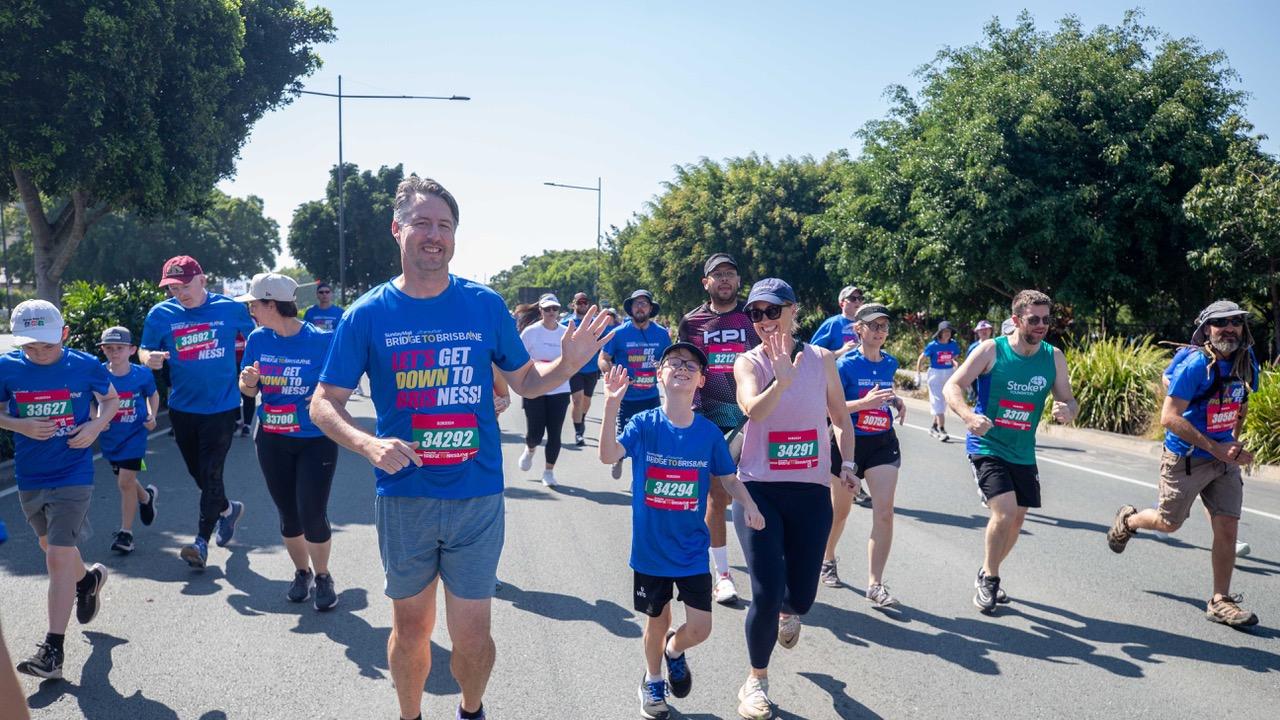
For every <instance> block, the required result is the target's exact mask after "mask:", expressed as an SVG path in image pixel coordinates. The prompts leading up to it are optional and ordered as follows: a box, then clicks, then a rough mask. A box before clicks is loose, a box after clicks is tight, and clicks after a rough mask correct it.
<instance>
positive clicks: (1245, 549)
mask: <svg viewBox="0 0 1280 720" xmlns="http://www.w3.org/2000/svg"><path fill="white" fill-rule="evenodd" d="M1251 552H1253V548H1251V547H1249V543H1247V542H1237V543H1236V557H1245V556H1246V555H1248V554H1249V553H1251Z"/></svg>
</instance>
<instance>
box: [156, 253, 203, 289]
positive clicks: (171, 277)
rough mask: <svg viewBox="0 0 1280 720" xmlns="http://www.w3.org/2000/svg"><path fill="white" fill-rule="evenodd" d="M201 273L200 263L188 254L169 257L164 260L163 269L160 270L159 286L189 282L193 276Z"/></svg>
mask: <svg viewBox="0 0 1280 720" xmlns="http://www.w3.org/2000/svg"><path fill="white" fill-rule="evenodd" d="M203 274H204V270H202V269H201V268H200V263H198V262H196V259H195V258H193V257H191V256H190V255H178V256H176V257H171V258H169V259H168V260H166V261H165V263H164V269H163V270H161V271H160V287H166V286H169V285H181V284H184V283H189V282H191V279H192V278H194V277H195V276H197V275H203Z"/></svg>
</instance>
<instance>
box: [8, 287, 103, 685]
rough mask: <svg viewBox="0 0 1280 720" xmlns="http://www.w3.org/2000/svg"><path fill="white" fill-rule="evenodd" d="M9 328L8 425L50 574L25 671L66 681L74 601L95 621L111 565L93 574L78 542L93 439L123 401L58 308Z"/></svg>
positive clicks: (89, 493) (88, 494)
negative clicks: (76, 342) (40, 628)
mask: <svg viewBox="0 0 1280 720" xmlns="http://www.w3.org/2000/svg"><path fill="white" fill-rule="evenodd" d="M10 327H11V328H12V330H13V344H14V345H16V346H17V348H18V349H17V350H14V351H12V352H10V353H7V354H5V355H3V356H0V428H3V429H5V430H10V431H12V432H13V445H14V448H13V449H14V457H13V468H14V475H15V476H16V478H17V481H18V502H19V503H20V504H21V505H22V513H23V515H25V516H26V518H27V523H29V524H30V525H31V529H32V530H34V531H35V533H36V536H37V537H38V538H39V539H40V547H41V549H43V550H44V552H45V556H46V558H45V560H46V565H47V567H48V570H49V604H48V620H49V626H48V627H49V629H48V632H47V633H46V634H45V639H44V642H42V643H40V644H39V647H38V649H37V650H36V653H35V654H34V655H32V656H31V657H30V658H28V659H26V660H23V661H22V662H20V663H18V672H21V673H26V674H27V675H34V676H36V677H39V678H60V677H62V660H63V647H64V640H65V638H66V633H67V624H68V623H69V622H70V620H71V606H72V603H73V602H74V603H75V609H76V620H77V621H78V622H79V623H80V624H81V625H84V624H87V623H89V622H91V621H92V620H93V619H94V617H95V616H97V614H98V610H99V608H100V607H101V597H102V595H101V590H102V586H103V584H104V583H106V581H107V568H106V567H104V566H103V565H102V564H101V563H96V564H95V565H94V566H93V567H91V568H86V567H85V564H84V560H83V559H82V558H81V557H80V550H79V548H78V547H77V545H78V544H79V543H80V541H82V540H84V539H86V538H87V537H88V536H89V524H88V514H89V501H90V498H92V497H93V441H94V440H96V439H97V438H98V436H99V434H101V433H102V431H103V430H104V429H106V427H107V425H108V424H109V423H110V422H111V418H112V417H113V416H114V415H115V414H116V409H117V407H118V406H119V398H117V397H116V391H115V388H114V387H112V385H111V380H110V379H109V378H108V376H107V370H106V368H104V367H103V366H102V364H101V363H99V362H98V360H97V358H95V357H93V356H92V355H89V354H87V353H82V352H80V351H78V350H69V349H67V348H64V347H63V343H64V342H66V339H67V334H68V333H67V330H68V328H67V326H66V325H65V324H64V323H63V321H62V313H60V312H58V308H56V307H54V305H53V303H51V302H48V301H46V300H26V301H24V302H21V303H19V304H18V306H17V307H15V308H14V309H13V315H12V317H11V320H10ZM94 403H97V414H96V415H94V414H93V412H92V410H93V404H94Z"/></svg>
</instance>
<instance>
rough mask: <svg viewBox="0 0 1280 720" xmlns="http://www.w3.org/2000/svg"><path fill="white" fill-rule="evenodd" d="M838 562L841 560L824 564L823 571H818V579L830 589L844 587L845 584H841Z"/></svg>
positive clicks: (832, 560)
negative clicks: (837, 569) (837, 568)
mask: <svg viewBox="0 0 1280 720" xmlns="http://www.w3.org/2000/svg"><path fill="white" fill-rule="evenodd" d="M837 560H839V558H832V559H831V561H830V562H824V563H822V570H820V571H818V579H820V580H822V584H823V585H826V586H827V587H830V588H838V587H844V583H842V582H840V574H839V573H837V572H836V561H837Z"/></svg>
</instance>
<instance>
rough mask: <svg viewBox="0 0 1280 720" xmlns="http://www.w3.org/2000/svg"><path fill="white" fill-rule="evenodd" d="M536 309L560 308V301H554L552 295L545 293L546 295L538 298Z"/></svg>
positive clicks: (554, 297)
mask: <svg viewBox="0 0 1280 720" xmlns="http://www.w3.org/2000/svg"><path fill="white" fill-rule="evenodd" d="M538 307H540V308H548V307H560V301H559V300H558V299H556V296H555V295H554V294H553V293H547V294H546V295H543V296H542V297H540V298H538Z"/></svg>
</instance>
